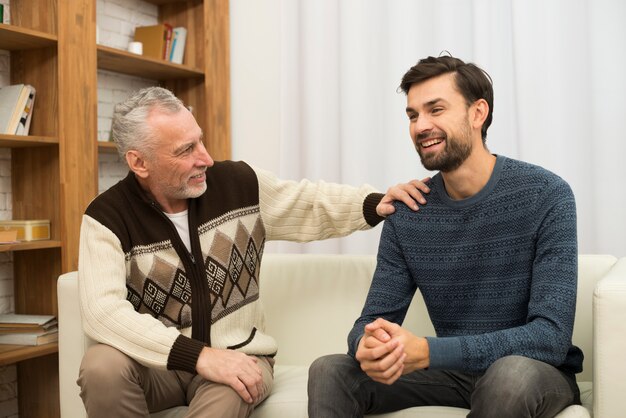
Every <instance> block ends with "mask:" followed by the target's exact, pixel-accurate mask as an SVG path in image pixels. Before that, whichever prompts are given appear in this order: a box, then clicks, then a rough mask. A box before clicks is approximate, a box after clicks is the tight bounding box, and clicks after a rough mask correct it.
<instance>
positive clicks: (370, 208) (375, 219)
mask: <svg viewBox="0 0 626 418" xmlns="http://www.w3.org/2000/svg"><path fill="white" fill-rule="evenodd" d="M384 196H385V195H384V194H382V193H370V194H368V195H367V197H365V200H364V201H363V217H364V218H365V222H367V224H368V225H369V226H376V225H378V224H379V223H380V222H382V221H383V220H384V219H385V218H383V217H382V216H379V215H378V213H376V206H378V204H379V203H380V201H381V200H382V199H383V197H384Z"/></svg>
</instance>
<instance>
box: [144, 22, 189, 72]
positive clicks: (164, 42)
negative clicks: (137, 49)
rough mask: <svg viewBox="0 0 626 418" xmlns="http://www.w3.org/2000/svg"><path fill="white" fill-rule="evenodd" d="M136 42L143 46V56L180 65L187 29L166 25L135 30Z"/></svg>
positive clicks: (183, 53)
mask: <svg viewBox="0 0 626 418" xmlns="http://www.w3.org/2000/svg"><path fill="white" fill-rule="evenodd" d="M134 40H135V41H136V42H141V43H142V44H143V55H145V56H147V57H152V58H156V59H162V60H166V61H171V62H173V63H175V64H182V63H183V57H184V55H185V44H186V42H187V29H185V28H184V27H182V26H181V27H177V28H173V27H172V26H171V25H169V24H167V23H161V24H158V25H152V26H140V27H137V28H135V37H134Z"/></svg>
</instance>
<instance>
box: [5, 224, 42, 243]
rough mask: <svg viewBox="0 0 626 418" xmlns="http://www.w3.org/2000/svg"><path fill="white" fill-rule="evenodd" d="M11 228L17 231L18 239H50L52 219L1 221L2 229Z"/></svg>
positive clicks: (8, 229) (7, 229)
mask: <svg viewBox="0 0 626 418" xmlns="http://www.w3.org/2000/svg"><path fill="white" fill-rule="evenodd" d="M10 230H15V231H17V240H18V241H36V240H42V239H50V221H49V220H45V219H36V220H11V221H0V231H10Z"/></svg>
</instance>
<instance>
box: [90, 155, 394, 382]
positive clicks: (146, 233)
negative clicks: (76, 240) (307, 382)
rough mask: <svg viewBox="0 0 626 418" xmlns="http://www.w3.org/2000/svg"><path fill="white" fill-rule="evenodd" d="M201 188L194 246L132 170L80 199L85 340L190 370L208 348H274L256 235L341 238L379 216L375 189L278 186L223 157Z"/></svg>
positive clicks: (193, 218) (192, 213) (193, 207)
mask: <svg viewBox="0 0 626 418" xmlns="http://www.w3.org/2000/svg"><path fill="white" fill-rule="evenodd" d="M207 186H208V187H207V191H206V193H204V194H203V195H202V196H200V197H198V198H196V199H190V201H189V209H188V217H189V231H190V236H191V253H190V252H189V251H188V250H187V248H186V247H185V245H184V244H183V242H182V240H181V239H180V236H179V234H178V232H177V230H176V228H175V226H174V225H173V224H172V222H171V221H170V220H169V219H168V218H167V217H166V216H165V214H164V213H163V212H162V211H161V209H160V207H159V205H158V204H157V203H156V202H154V201H152V200H151V199H150V198H149V197H148V196H147V195H146V193H144V191H143V190H142V189H141V187H140V185H139V183H138V182H137V180H136V179H135V177H134V175H133V174H132V173H129V175H128V176H127V177H126V178H125V179H124V180H122V181H120V182H119V183H118V184H116V185H115V186H113V187H111V188H110V189H109V190H107V191H106V192H104V193H102V194H101V195H100V196H98V197H97V198H96V199H94V201H93V202H92V203H91V204H90V205H89V207H88V208H87V210H86V211H85V214H84V216H83V221H82V226H81V236H80V255H79V269H78V270H79V290H80V302H81V311H82V317H83V327H84V329H85V332H86V333H87V334H88V335H90V336H91V337H92V338H94V339H95V340H97V341H99V342H102V343H105V344H109V345H111V346H113V347H116V348H117V349H119V350H120V351H122V352H124V353H126V354H127V355H128V356H130V357H132V358H133V359H135V360H137V361H138V362H140V363H142V364H144V365H146V366H149V367H155V368H162V369H164V368H168V369H175V370H186V371H189V372H192V373H193V372H195V365H196V361H197V359H198V356H199V354H200V351H201V350H202V347H203V346H205V345H209V346H211V347H215V348H231V349H236V350H239V351H242V352H245V353H247V354H254V355H273V354H275V353H276V350H277V345H276V341H275V340H274V339H273V338H272V337H271V336H269V335H266V334H265V333H264V315H263V311H262V309H261V305H260V303H259V281H260V280H261V278H260V277H259V271H260V268H259V267H260V263H261V259H262V256H263V247H264V244H265V241H267V240H290V241H298V242H306V241H311V240H319V239H325V238H330V237H339V236H344V235H347V234H349V233H351V232H353V231H356V230H362V229H368V228H370V227H371V226H374V225H376V224H377V223H379V222H380V221H381V220H382V218H380V217H379V216H378V215H377V214H376V205H377V204H378V202H379V201H380V199H381V197H382V195H381V194H379V193H375V191H374V189H373V188H372V187H370V186H367V185H364V186H362V187H360V188H355V187H350V186H345V185H339V184H333V183H324V182H310V181H308V180H302V181H300V182H294V181H284V180H279V179H277V178H276V177H274V176H273V175H272V174H270V173H268V172H266V171H263V170H258V169H253V168H251V167H250V166H249V165H247V164H246V163H243V162H232V161H225V162H219V163H216V164H215V165H214V166H213V167H211V168H209V169H208V170H207Z"/></svg>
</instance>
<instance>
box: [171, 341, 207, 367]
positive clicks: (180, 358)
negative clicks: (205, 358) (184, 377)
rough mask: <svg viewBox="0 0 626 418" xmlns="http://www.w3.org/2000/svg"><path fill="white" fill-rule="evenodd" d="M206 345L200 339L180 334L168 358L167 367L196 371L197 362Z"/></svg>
mask: <svg viewBox="0 0 626 418" xmlns="http://www.w3.org/2000/svg"><path fill="white" fill-rule="evenodd" d="M204 347H205V344H204V343H202V342H200V341H197V340H194V339H191V338H188V337H185V336H184V335H179V336H178V338H176V341H174V345H173V346H172V350H171V351H170V355H169V356H168V358H167V369H168V370H182V371H185V372H189V373H196V363H198V357H200V352H201V351H202V349H203V348H204Z"/></svg>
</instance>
